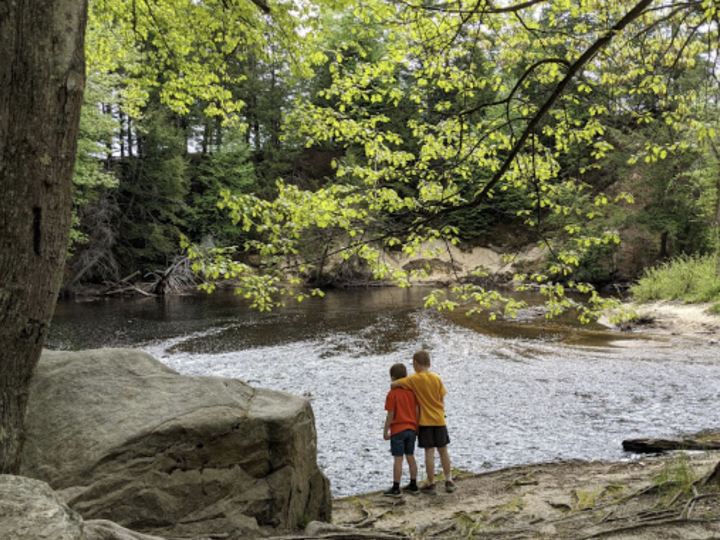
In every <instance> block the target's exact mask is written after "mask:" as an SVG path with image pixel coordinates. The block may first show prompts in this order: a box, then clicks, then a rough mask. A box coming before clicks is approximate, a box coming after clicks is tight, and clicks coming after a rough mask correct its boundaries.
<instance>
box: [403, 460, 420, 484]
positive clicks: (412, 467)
mask: <svg viewBox="0 0 720 540" xmlns="http://www.w3.org/2000/svg"><path fill="white" fill-rule="evenodd" d="M405 459H406V460H407V464H408V470H409V471H410V482H413V481H415V480H417V472H418V471H417V461H415V456H414V455H412V454H408V455H406V456H405Z"/></svg>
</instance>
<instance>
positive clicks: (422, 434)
mask: <svg viewBox="0 0 720 540" xmlns="http://www.w3.org/2000/svg"><path fill="white" fill-rule="evenodd" d="M413 368H415V373H414V374H412V375H411V376H410V377H404V378H402V379H395V380H393V381H392V383H391V384H390V386H391V388H407V389H409V390H412V391H413V392H414V393H415V398H416V399H417V401H418V405H419V406H420V418H419V429H418V445H419V446H420V448H424V449H425V471H426V472H427V483H426V484H425V485H424V486H423V487H422V488H421V489H420V491H422V492H423V493H429V494H434V493H435V448H437V449H438V453H439V454H440V462H441V463H442V468H443V472H444V473H445V491H447V492H448V493H452V492H453V491H455V483H454V482H453V479H452V469H451V467H450V454H449V452H448V448H447V445H448V444H449V443H450V436H449V435H448V431H447V426H446V425H445V394H447V390H445V386H444V385H443V382H442V379H440V377H439V376H438V375H437V374H435V373H432V372H430V354H428V352H427V351H418V352H416V353H415V354H414V355H413Z"/></svg>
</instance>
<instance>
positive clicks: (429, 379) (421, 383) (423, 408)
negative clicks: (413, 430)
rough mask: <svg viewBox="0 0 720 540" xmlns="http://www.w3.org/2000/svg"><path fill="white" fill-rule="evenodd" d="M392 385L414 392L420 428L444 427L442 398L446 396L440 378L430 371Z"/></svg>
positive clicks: (404, 378)
mask: <svg viewBox="0 0 720 540" xmlns="http://www.w3.org/2000/svg"><path fill="white" fill-rule="evenodd" d="M393 383H394V384H397V385H398V386H402V387H403V388H409V389H410V390H412V391H413V392H415V397H416V398H417V401H418V405H420V419H419V420H418V424H419V425H421V426H444V425H445V404H444V400H443V397H444V396H445V394H447V390H445V386H444V385H443V383H442V380H441V379H440V376H439V375H437V374H435V373H431V372H430V371H421V372H419V373H413V374H412V375H410V376H409V377H403V378H402V379H397V380H395V381H393Z"/></svg>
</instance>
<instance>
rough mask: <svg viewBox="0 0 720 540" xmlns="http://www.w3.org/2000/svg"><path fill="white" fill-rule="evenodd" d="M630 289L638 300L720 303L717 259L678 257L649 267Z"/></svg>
mask: <svg viewBox="0 0 720 540" xmlns="http://www.w3.org/2000/svg"><path fill="white" fill-rule="evenodd" d="M631 292H632V296H633V298H634V299H635V300H637V301H638V302H650V301H653V300H680V301H683V302H718V301H720V274H718V261H717V258H716V257H715V256H714V255H705V256H692V257H678V258H677V259H673V260H672V261H669V262H667V263H664V264H661V265H659V266H655V267H652V268H649V269H647V270H646V271H645V274H644V275H643V276H642V277H641V278H640V279H639V280H638V282H637V283H636V284H635V285H633V287H632V289H631Z"/></svg>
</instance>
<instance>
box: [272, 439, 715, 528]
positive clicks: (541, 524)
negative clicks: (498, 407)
mask: <svg viewBox="0 0 720 540" xmlns="http://www.w3.org/2000/svg"><path fill="white" fill-rule="evenodd" d="M719 461H720V452H707V453H694V454H693V455H686V454H676V455H669V456H665V457H654V458H643V459H640V460H636V461H631V462H615V463H609V462H580V461H569V462H560V463H551V464H539V465H528V466H522V467H513V468H508V469H503V470H500V471H495V472H490V473H485V474H479V475H466V476H464V477H462V476H461V477H460V478H459V479H458V481H457V485H458V489H457V491H456V492H455V493H453V494H448V493H445V492H443V491H439V492H438V494H437V495H435V496H432V495H405V496H403V497H402V498H399V499H392V498H388V497H384V496H382V495H381V494H379V493H371V494H367V495H363V496H357V497H347V498H343V499H338V500H336V501H335V502H334V507H333V527H323V526H321V525H319V524H315V523H313V524H311V525H310V526H309V528H308V530H306V532H305V534H303V535H296V536H294V537H285V538H297V539H299V538H308V539H309V538H336V539H339V538H345V539H348V538H376V539H383V538H413V539H430V538H468V539H473V538H477V539H481V538H494V539H517V540H520V539H573V540H579V539H590V538H613V539H626V538H633V539H648V540H649V539H656V538H664V539H670V538H682V539H698V540H699V539H710V538H720V483H718V480H717V479H716V478H715V477H714V476H712V477H709V473H710V472H711V471H713V468H714V466H715V464H716V463H718V462H719Z"/></svg>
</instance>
